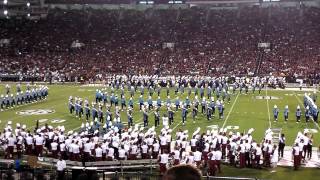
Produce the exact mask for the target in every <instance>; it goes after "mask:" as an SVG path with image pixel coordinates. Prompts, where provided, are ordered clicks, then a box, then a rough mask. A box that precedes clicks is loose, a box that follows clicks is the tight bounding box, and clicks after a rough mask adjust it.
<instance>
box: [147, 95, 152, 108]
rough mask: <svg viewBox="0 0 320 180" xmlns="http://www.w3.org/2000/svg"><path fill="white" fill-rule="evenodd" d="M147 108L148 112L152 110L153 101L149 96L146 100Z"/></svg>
mask: <svg viewBox="0 0 320 180" xmlns="http://www.w3.org/2000/svg"><path fill="white" fill-rule="evenodd" d="M148 108H149V111H150V110H151V109H153V101H152V98H151V96H149V99H148Z"/></svg>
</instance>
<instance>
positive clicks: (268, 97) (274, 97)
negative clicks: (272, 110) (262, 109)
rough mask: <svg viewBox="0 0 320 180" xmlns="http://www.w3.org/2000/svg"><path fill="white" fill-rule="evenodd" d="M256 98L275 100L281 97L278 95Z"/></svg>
mask: <svg viewBox="0 0 320 180" xmlns="http://www.w3.org/2000/svg"><path fill="white" fill-rule="evenodd" d="M256 99H269V100H270V99H272V100H275V99H280V98H279V97H276V96H256Z"/></svg>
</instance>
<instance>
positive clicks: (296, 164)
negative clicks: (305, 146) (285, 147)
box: [292, 143, 300, 170]
mask: <svg viewBox="0 0 320 180" xmlns="http://www.w3.org/2000/svg"><path fill="white" fill-rule="evenodd" d="M299 152H300V151H299V144H298V143H296V144H295V146H294V147H293V148H292V155H293V166H294V170H298V168H299V165H300V153H299Z"/></svg>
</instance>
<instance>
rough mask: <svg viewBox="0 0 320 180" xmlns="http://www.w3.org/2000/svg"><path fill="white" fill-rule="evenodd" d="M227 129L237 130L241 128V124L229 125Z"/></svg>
mask: <svg viewBox="0 0 320 180" xmlns="http://www.w3.org/2000/svg"><path fill="white" fill-rule="evenodd" d="M226 128H227V129H232V130H237V129H239V126H227V127H226Z"/></svg>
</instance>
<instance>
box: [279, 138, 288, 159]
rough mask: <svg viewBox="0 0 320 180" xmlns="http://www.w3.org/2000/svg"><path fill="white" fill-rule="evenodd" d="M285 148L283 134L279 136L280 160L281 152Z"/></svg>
mask: <svg viewBox="0 0 320 180" xmlns="http://www.w3.org/2000/svg"><path fill="white" fill-rule="evenodd" d="M285 146H286V138H285V136H284V134H281V136H280V138H279V149H278V152H279V157H280V158H282V157H283V151H284V147H285Z"/></svg>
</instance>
